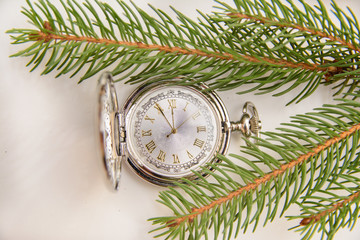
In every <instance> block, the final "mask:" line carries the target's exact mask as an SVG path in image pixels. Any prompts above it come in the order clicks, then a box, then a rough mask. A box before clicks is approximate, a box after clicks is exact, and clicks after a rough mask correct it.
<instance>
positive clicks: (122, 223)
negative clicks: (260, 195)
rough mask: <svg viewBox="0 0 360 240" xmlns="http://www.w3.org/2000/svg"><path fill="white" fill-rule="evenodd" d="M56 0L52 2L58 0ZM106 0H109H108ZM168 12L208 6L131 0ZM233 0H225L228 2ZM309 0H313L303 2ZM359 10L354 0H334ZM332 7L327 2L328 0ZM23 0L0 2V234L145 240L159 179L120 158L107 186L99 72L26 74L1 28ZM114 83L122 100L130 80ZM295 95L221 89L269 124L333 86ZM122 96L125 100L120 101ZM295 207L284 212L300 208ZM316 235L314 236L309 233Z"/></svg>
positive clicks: (283, 225)
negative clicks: (117, 183)
mask: <svg viewBox="0 0 360 240" xmlns="http://www.w3.org/2000/svg"><path fill="white" fill-rule="evenodd" d="M54 2H55V1H54ZM107 2H109V3H110V4H114V3H115V1H113V0H107ZM134 2H135V3H137V4H138V5H139V6H140V7H141V8H145V9H147V6H146V3H151V4H152V5H154V6H156V7H158V8H160V9H164V10H166V11H167V12H168V13H171V11H170V9H169V8H168V6H169V5H172V6H174V7H176V8H177V9H179V10H180V11H181V12H183V13H186V14H187V15H188V16H192V17H193V18H195V16H197V15H196V12H195V9H200V10H201V11H203V12H206V13H207V12H210V11H211V9H212V8H211V6H212V5H213V4H214V3H213V2H212V1H207V0H201V1H199V0H197V1H195V0H182V1H174V0H172V1H170V0H169V1H166V0H162V1H160V0H158V1H156V0H146V1H141V0H136V1H134ZM228 2H230V1H228ZM309 2H310V1H309ZM338 2H339V5H340V6H342V7H344V6H345V5H348V6H350V7H351V8H352V9H353V11H354V12H355V13H356V14H357V15H358V16H360V9H359V7H360V2H358V1H356V0H352V1H350V0H349V1H338ZM325 3H326V5H327V6H329V1H325ZM25 5H26V4H25V1H23V0H21V1H20V0H19V1H14V0H0V53H1V54H0V240H7V239H29V240H30V239H37V240H42V239H47V240H48V239H129V240H132V239H151V237H152V235H149V234H148V233H147V232H148V231H149V230H151V229H152V226H151V223H150V222H147V221H146V220H147V219H148V218H151V217H157V216H164V215H169V214H171V213H170V212H169V210H168V209H167V208H166V207H164V206H162V205H161V204H159V203H157V202H156V201H155V200H156V199H157V195H158V192H159V191H160V190H163V188H161V187H156V186H153V185H150V184H148V183H146V182H144V181H143V180H141V179H140V178H138V177H137V176H135V174H133V172H132V171H131V170H130V169H129V167H128V166H126V167H125V168H124V169H123V175H122V181H121V188H120V190H119V191H118V192H114V191H112V190H111V188H110V187H109V184H108V183H107V179H106V176H105V171H104V169H103V165H102V162H101V159H100V157H99V151H98V147H99V146H98V143H97V141H96V138H95V136H96V134H97V131H96V126H95V114H96V113H95V104H96V99H97V96H96V92H95V89H96V81H97V79H98V77H99V74H98V75H97V76H94V77H92V78H91V79H88V80H87V81H85V82H84V83H82V84H80V85H78V84H77V81H78V76H76V77H75V78H73V79H69V75H66V76H62V77H60V78H57V79H55V73H51V74H49V75H46V76H40V72H41V70H42V69H43V66H44V65H41V66H40V67H39V69H37V70H36V71H34V72H32V73H29V70H30V68H26V67H25V65H26V63H27V62H28V61H29V60H30V59H29V58H12V59H10V58H9V57H8V56H9V55H11V54H13V53H15V52H17V50H20V49H22V48H24V47H25V46H12V45H10V38H9V36H8V35H7V34H5V31H6V30H8V29H10V28H14V27H17V28H23V27H29V26H30V25H29V24H27V23H26V21H27V19H26V18H25V17H24V16H23V15H22V14H21V13H20V10H21V6H25ZM119 86H120V85H117V88H118V95H119V96H120V98H121V96H122V98H121V99H123V98H125V97H126V96H127V95H128V94H129V93H130V92H131V90H132V89H134V86H125V87H124V86H123V87H121V89H120V87H119ZM294 94H295V93H290V94H288V95H286V96H283V97H278V98H274V97H271V96H270V95H265V96H254V95H253V94H248V95H241V96H239V95H236V94H234V92H231V93H228V92H226V93H224V92H220V96H221V97H222V98H223V100H224V102H225V104H226V105H227V106H228V110H229V114H230V116H231V118H232V119H237V118H239V117H240V108H241V106H242V104H243V103H244V102H245V101H246V100H251V101H253V102H254V103H255V104H256V105H257V107H258V110H259V112H260V115H261V118H262V120H263V125H264V128H263V129H264V130H274V128H275V127H277V126H279V123H280V122H286V121H288V120H289V116H290V115H293V114H295V113H303V112H306V111H310V110H311V109H312V108H314V107H318V106H320V105H321V104H323V103H327V102H330V101H331V99H332V98H331V89H330V88H328V87H321V88H319V90H318V91H317V92H316V93H315V94H314V95H313V96H312V97H311V98H308V99H306V100H305V101H303V102H301V103H300V104H298V105H291V106H290V107H285V103H287V102H288V101H289V100H290V99H291V98H292V97H293V95H294ZM120 103H122V100H120ZM240 144H241V142H240V138H239V137H238V136H235V137H234V138H233V139H232V144H231V149H230V151H229V152H231V153H239V147H238V146H239V145H240ZM298 211H299V209H298V208H297V207H296V206H294V207H293V208H291V209H290V210H289V211H288V212H287V215H292V214H293V215H294V214H298ZM297 224H298V223H297V222H294V221H287V220H286V219H285V218H280V219H276V220H275V221H274V222H273V223H270V224H267V225H266V226H265V227H262V226H258V228H257V230H256V232H255V233H251V230H250V231H248V232H247V233H246V234H244V235H242V234H240V237H239V239H277V240H279V239H300V236H299V235H298V234H297V233H294V232H293V231H287V229H288V228H290V227H293V226H295V225H297ZM359 237H360V228H359V226H356V227H355V229H354V230H353V231H352V232H349V231H348V230H347V229H345V230H341V231H339V232H338V234H337V236H336V238H335V239H348V240H350V239H354V240H355V239H359ZM314 239H317V237H315V238H314Z"/></svg>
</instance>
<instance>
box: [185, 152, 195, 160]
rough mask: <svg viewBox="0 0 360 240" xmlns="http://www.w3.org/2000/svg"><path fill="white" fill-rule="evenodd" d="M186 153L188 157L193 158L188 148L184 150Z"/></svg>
mask: <svg viewBox="0 0 360 240" xmlns="http://www.w3.org/2000/svg"><path fill="white" fill-rule="evenodd" d="M186 153H187V155H188V157H189V158H190V159H193V158H194V156H193V155H191V153H189V151H188V150H186Z"/></svg>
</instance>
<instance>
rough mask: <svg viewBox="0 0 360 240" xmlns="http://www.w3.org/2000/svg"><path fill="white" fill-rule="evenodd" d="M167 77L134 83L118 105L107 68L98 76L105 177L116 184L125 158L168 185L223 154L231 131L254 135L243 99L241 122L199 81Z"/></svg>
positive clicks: (252, 113) (256, 127)
mask: <svg viewBox="0 0 360 240" xmlns="http://www.w3.org/2000/svg"><path fill="white" fill-rule="evenodd" d="M178 82H179V80H176V79H171V80H164V81H159V82H155V83H150V84H143V85H141V86H140V87H138V88H137V89H136V90H135V91H134V92H133V93H132V94H130V96H129V97H128V99H127V100H126V102H125V104H124V105H123V107H122V108H119V105H118V101H117V96H116V91H115V87H114V83H113V79H112V75H111V74H110V73H104V74H103V75H102V76H101V77H100V80H99V84H98V89H99V112H98V113H99V120H100V121H99V127H100V141H101V148H102V149H103V151H102V153H103V160H104V164H105V168H106V170H107V174H108V177H109V179H110V180H111V182H112V185H113V187H114V188H115V189H118V188H119V182H120V175H121V165H122V164H123V162H128V164H129V165H130V166H131V168H132V169H133V170H134V172H135V173H136V174H137V175H139V176H140V177H141V178H143V179H145V180H147V181H148V182H151V183H154V184H157V185H161V186H171V185H174V183H176V182H182V181H183V179H184V178H185V179H189V180H194V179H196V178H197V174H195V172H198V173H199V174H201V175H203V176H206V174H205V173H204V172H203V168H204V167H205V168H208V169H211V167H210V165H211V164H208V163H216V162H218V161H219V160H218V159H217V158H216V155H217V154H225V153H226V151H227V149H228V146H229V141H230V133H231V132H233V131H240V132H241V133H242V134H243V135H244V136H245V137H249V136H250V135H255V136H259V132H260V129H261V121H260V120H259V116H258V113H257V110H256V108H255V106H254V105H253V104H252V103H251V102H246V103H245V105H244V107H243V115H242V118H241V119H240V121H237V122H230V121H229V117H228V113H227V111H226V108H225V106H224V104H223V102H222V101H221V99H220V98H219V96H218V95H217V94H216V93H215V92H214V91H211V90H210V89H209V88H208V87H207V86H206V85H204V84H191V85H184V84H178Z"/></svg>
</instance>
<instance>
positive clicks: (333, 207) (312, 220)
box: [300, 191, 360, 226]
mask: <svg viewBox="0 0 360 240" xmlns="http://www.w3.org/2000/svg"><path fill="white" fill-rule="evenodd" d="M359 196H360V191H358V192H356V193H354V194H351V195H350V196H349V197H348V198H346V199H344V200H342V201H340V202H338V203H335V204H333V205H331V208H329V209H326V210H324V211H322V212H319V213H318V214H315V215H312V216H310V217H306V218H303V219H302V220H301V222H300V225H302V226H305V225H309V224H313V223H316V222H318V221H320V219H321V218H323V217H325V216H326V215H328V214H330V213H332V212H335V211H336V210H338V209H340V208H342V207H343V206H344V205H346V204H348V203H351V202H352V201H354V200H355V199H357V198H358V197H359Z"/></svg>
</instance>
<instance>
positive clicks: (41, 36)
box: [31, 22, 339, 76]
mask: <svg viewBox="0 0 360 240" xmlns="http://www.w3.org/2000/svg"><path fill="white" fill-rule="evenodd" d="M44 28H45V29H46V32H45V31H44V32H43V31H39V32H38V35H36V36H34V35H32V36H31V39H32V40H36V41H45V42H49V41H51V40H55V41H56V40H61V41H75V42H88V43H98V44H106V45H120V46H126V47H137V48H141V49H149V50H154V51H161V52H167V53H175V54H184V55H197V56H202V57H207V58H216V59H222V60H229V61H236V60H245V61H249V62H252V63H259V64H261V63H268V64H271V65H275V66H278V67H284V68H301V69H304V70H310V71H318V72H326V76H327V75H329V74H330V75H334V74H336V73H339V69H338V68H337V67H322V66H320V65H319V64H309V63H301V62H297V63H295V62H291V61H287V60H283V59H271V58H268V57H254V56H249V55H241V56H237V57H235V56H234V55H232V54H229V53H219V52H214V53H207V52H204V51H201V50H198V49H190V48H180V47H170V46H163V45H158V44H145V43H142V42H128V41H116V40H111V39H104V38H94V37H85V36H74V35H66V34H55V33H54V30H53V29H52V28H51V26H50V23H49V22H44Z"/></svg>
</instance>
